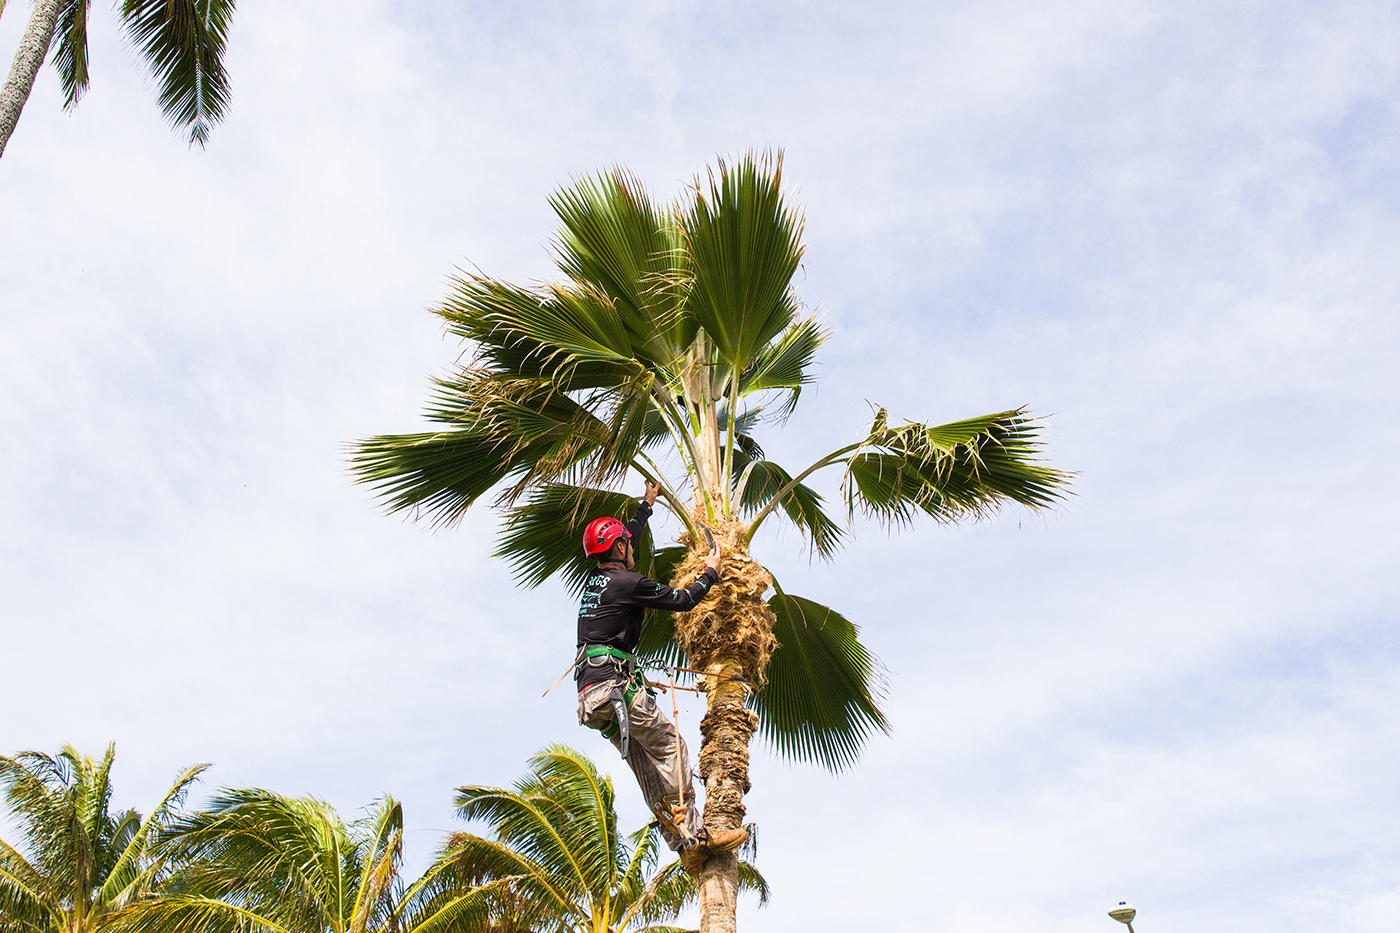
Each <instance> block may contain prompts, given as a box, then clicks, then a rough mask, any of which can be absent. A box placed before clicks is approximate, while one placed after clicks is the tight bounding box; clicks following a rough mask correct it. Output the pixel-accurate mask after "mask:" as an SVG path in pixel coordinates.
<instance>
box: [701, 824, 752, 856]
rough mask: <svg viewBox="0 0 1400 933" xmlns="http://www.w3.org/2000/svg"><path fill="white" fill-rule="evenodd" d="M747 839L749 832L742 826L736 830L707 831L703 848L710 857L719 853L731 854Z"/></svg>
mask: <svg viewBox="0 0 1400 933" xmlns="http://www.w3.org/2000/svg"><path fill="white" fill-rule="evenodd" d="M748 838H749V831H748V830H747V829H744V828H743V827H742V826H741V827H739V828H738V829H709V830H706V831H705V848H706V849H708V850H709V851H710V854H711V855H714V854H716V853H719V852H733V851H734V850H735V849H737V848H739V847H740V846H741V845H743V844H744V843H745V842H746V841H748Z"/></svg>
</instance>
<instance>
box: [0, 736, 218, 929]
mask: <svg viewBox="0 0 1400 933" xmlns="http://www.w3.org/2000/svg"><path fill="white" fill-rule="evenodd" d="M115 755H116V749H115V748H114V747H113V746H111V745H109V746H107V752H106V754H104V755H103V757H102V759H101V760H100V761H97V760H94V759H92V758H91V757H88V756H84V755H80V754H78V753H77V752H76V751H74V750H73V748H72V747H70V746H64V748H63V749H62V750H61V751H60V752H59V754H58V757H56V758H55V757H50V756H49V755H45V754H43V753H41V752H32V751H31V752H21V753H20V754H18V755H16V756H15V757H13V758H9V757H5V756H0V785H3V786H4V788H5V800H6V802H7V803H8V804H9V810H10V814H11V817H12V819H13V821H14V825H15V826H16V827H18V829H19V831H20V833H22V835H23V837H24V842H23V844H22V845H21V846H19V847H17V846H13V845H10V844H9V843H7V842H5V841H3V840H0V933H89V931H96V930H99V929H105V928H107V927H108V926H109V925H110V924H111V923H112V922H113V921H114V920H115V919H116V918H118V917H120V916H121V915H122V914H123V913H124V912H126V911H128V910H131V909H132V908H133V907H134V906H136V905H140V904H141V903H143V902H145V901H146V900H148V899H149V898H150V897H152V896H153V892H155V890H156V889H157V888H158V887H159V885H160V883H161V881H162V880H163V879H164V877H165V875H166V864H165V863H164V862H163V861H162V860H161V859H159V858H155V857H153V854H152V842H153V838H152V837H153V835H155V834H156V833H159V832H161V831H163V830H164V829H165V828H166V827H167V826H169V825H170V824H171V823H172V822H173V821H174V819H175V818H176V813H175V810H176V808H177V807H178V806H179V805H180V802H181V801H182V800H183V799H184V796H185V794H186V792H187V791H188V790H189V788H190V785H191V784H193V783H194V782H195V780H196V779H197V778H198V777H199V774H200V772H202V771H203V770H204V769H205V767H207V766H206V765H195V766H194V767H191V768H187V769H185V770H184V771H183V772H182V773H181V774H180V776H179V777H178V778H176V779H175V783H174V784H172V785H171V787H170V789H169V790H168V791H166V793H165V796H164V797H162V798H161V800H160V802H159V803H158V804H156V806H155V808H154V809H152V810H151V812H150V815H149V816H147V817H145V818H144V819H143V818H142V817H141V814H139V813H137V812H136V811H135V810H122V811H118V812H113V811H112V810H111V809H110V802H111V797H112V782H111V774H112V762H113V759H114V758H115Z"/></svg>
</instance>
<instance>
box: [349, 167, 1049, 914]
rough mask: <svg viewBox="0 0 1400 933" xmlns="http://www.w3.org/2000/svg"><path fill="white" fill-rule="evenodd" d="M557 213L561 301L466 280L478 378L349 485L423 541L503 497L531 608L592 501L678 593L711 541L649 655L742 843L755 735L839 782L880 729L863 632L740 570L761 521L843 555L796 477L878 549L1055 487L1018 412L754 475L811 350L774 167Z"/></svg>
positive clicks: (440, 403) (718, 886) (827, 520)
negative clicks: (652, 503)
mask: <svg viewBox="0 0 1400 933" xmlns="http://www.w3.org/2000/svg"><path fill="white" fill-rule="evenodd" d="M551 203H552V205H553V207H554V209H555V212H556V213H557V215H558V217H559V220H560V229H559V235H558V240H557V243H556V256H557V258H556V262H557V265H558V267H559V269H560V271H561V272H562V273H563V279H562V280H560V281H557V282H553V283H549V284H547V285H543V286H540V287H533V288H527V287H522V286H517V285H512V284H508V283H505V282H501V281H498V280H495V279H491V278H488V277H485V276H483V275H459V276H457V277H456V278H455V279H454V280H453V281H452V286H451V290H450V292H449V294H448V296H447V298H446V300H444V301H443V302H442V304H441V305H440V306H439V307H438V308H437V309H436V310H437V313H438V314H439V315H440V316H441V317H442V319H443V320H444V321H445V322H446V325H447V328H448V329H449V331H451V332H452V333H454V334H456V335H458V336H460V337H462V338H464V339H466V340H468V341H470V342H471V343H472V344H474V345H475V356H474V358H473V359H472V360H471V361H470V362H469V363H467V364H466V365H463V366H461V367H460V368H459V369H457V370H456V371H454V372H451V373H449V374H448V375H446V376H444V377H441V378H439V379H438V380H437V382H436V392H435V394H434V397H433V399H432V402H431V404H430V406H429V409H428V411H427V416H428V418H429V419H430V420H431V421H433V422H435V423H436V426H435V429H434V430H431V431H428V432H422V433H411V434H391V435H383V436H378V437H372V438H368V439H366V440H362V441H360V442H358V443H357V444H355V445H354V447H353V449H352V454H351V457H352V470H353V472H354V474H355V476H356V478H357V479H358V480H359V481H361V482H364V483H368V484H370V485H371V486H373V487H375V488H376V489H377V491H378V493H379V495H380V496H381V498H382V501H383V502H384V503H385V504H386V506H387V507H388V508H390V509H391V510H407V511H409V512H410V513H411V514H413V515H414V516H421V517H427V518H429V519H431V520H432V521H433V522H434V523H436V524H450V523H453V522H456V521H458V520H459V519H461V518H462V516H463V515H464V514H465V513H466V512H467V510H468V509H469V507H470V506H472V505H473V504H475V503H477V502H478V501H481V500H482V499H483V498H485V497H487V496H488V495H491V494H492V493H493V492H494V493H495V496H494V501H495V503H496V504H497V505H498V506H499V507H501V508H502V509H503V510H504V512H505V516H504V529H503V534H502V538H501V542H500V547H499V550H498V553H499V554H500V555H501V556H503V557H504V558H505V559H507V560H508V561H510V562H511V563H512V564H513V565H514V567H515V569H516V571H517V577H518V580H519V581H520V582H521V583H522V584H523V585H527V586H533V585H537V584H539V583H540V582H542V581H543V580H545V579H547V578H549V577H550V576H552V575H554V574H555V573H562V575H563V576H564V578H565V579H566V580H567V581H568V582H569V583H570V585H571V586H573V587H574V588H577V587H578V586H580V585H581V583H582V580H583V578H584V577H585V575H586V573H587V572H588V569H589V568H588V566H587V565H586V564H585V561H584V558H583V555H582V553H581V552H580V549H579V547H578V539H579V535H578V533H577V529H579V528H580V527H581V525H582V522H583V521H584V520H586V519H587V518H588V517H591V516H592V515H596V514H604V513H607V514H613V515H617V516H619V517H626V514H627V510H628V509H629V507H630V500H629V499H628V498H627V497H626V496H625V495H623V494H620V493H610V492H607V491H605V489H606V488H607V487H609V486H615V485H616V484H617V483H619V482H620V481H622V480H623V479H624V477H625V476H626V475H627V474H628V473H629V471H636V472H637V473H639V474H641V475H642V476H643V477H645V478H646V479H647V480H649V481H655V482H658V483H660V485H661V496H662V499H663V500H664V502H665V503H666V504H667V505H668V506H669V508H670V510H671V511H672V512H673V513H674V514H675V515H676V517H677V518H678V519H679V520H680V522H681V523H682V524H683V525H684V526H685V527H684V531H683V532H682V533H681V535H680V543H679V546H676V547H670V548H665V549H662V550H660V551H659V552H657V553H656V554H655V556H654V558H651V559H650V560H646V559H645V557H646V555H647V553H648V552H649V551H650V550H651V549H650V542H649V541H647V542H640V545H641V546H640V547H639V548H638V551H639V553H640V554H641V555H643V558H644V560H643V561H642V566H641V567H640V568H639V569H641V570H643V571H644V572H649V574H650V575H651V576H652V577H654V578H658V579H666V578H668V577H669V578H670V579H672V580H673V581H677V582H685V581H688V580H689V579H693V577H694V576H695V575H696V573H697V572H698V571H699V569H700V565H701V563H702V561H703V558H704V555H705V552H706V550H707V545H706V543H705V539H704V537H703V535H704V533H705V531H706V530H707V529H708V530H713V532H714V536H715V537H716V538H717V539H718V542H719V544H720V546H721V547H722V550H723V552H724V556H725V561H726V563H725V570H724V578H723V579H722V580H721V582H720V583H719V584H717V585H716V586H715V587H714V589H713V590H712V591H711V594H710V596H709V597H708V598H707V600H706V601H705V602H704V603H702V605H701V606H700V607H699V608H697V609H695V610H693V611H691V612H689V613H686V614H685V615H684V616H683V617H680V618H679V619H675V617H670V616H666V615H657V616H656V617H655V618H653V619H651V620H649V621H648V622H647V624H646V625H645V626H644V627H643V641H642V645H641V653H642V654H643V655H644V656H647V657H649V658H653V659H658V660H662V661H667V662H675V661H677V660H679V659H681V658H684V659H686V660H687V661H688V665H687V666H689V667H691V668H694V669H699V670H703V671H705V672H707V674H706V676H704V677H702V678H700V681H701V684H700V685H701V686H702V688H704V689H705V690H706V702H707V713H706V715H705V717H704V720H703V721H702V723H701V726H700V731H701V736H702V745H701V750H700V755H699V765H700V773H701V776H702V778H703V779H704V781H705V788H706V794H705V798H706V799H705V822H706V824H707V825H709V826H711V827H712V828H719V829H728V828H733V827H735V826H738V825H740V823H741V822H742V819H743V816H744V805H743V795H744V793H745V792H746V791H747V790H748V788H749V777H748V755H749V752H748V745H749V741H750V738H751V736H752V734H753V733H754V731H755V730H756V729H757V730H759V731H760V733H761V734H762V735H763V736H764V737H766V738H767V739H768V740H769V741H771V743H772V744H773V745H774V746H775V747H776V748H777V750H778V751H779V752H780V753H781V754H784V755H786V756H789V757H792V758H795V759H799V760H808V761H816V762H819V763H821V764H823V765H825V766H827V767H829V768H831V769H833V770H837V769H840V768H842V767H845V766H847V765H850V764H851V763H852V762H853V761H854V760H855V759H856V757H857V756H858V754H859V751H860V748H861V747H862V745H863V743H864V741H865V740H866V738H867V737H868V736H869V734H870V733H871V732H872V731H873V730H877V729H878V730H884V731H888V724H887V722H886V718H885V715H884V713H883V712H882V711H881V709H880V705H879V701H880V698H881V690H882V684H883V675H882V669H881V667H880V666H879V664H878V662H877V661H876V660H875V659H874V658H873V657H872V656H871V655H870V653H869V652H868V651H867V650H866V649H865V648H864V647H863V646H862V645H861V643H860V641H859V639H858V638H857V629H856V627H855V626H854V625H853V624H852V623H851V622H849V621H848V620H847V619H846V618H844V617H843V616H842V615H840V614H839V613H837V612H836V611H835V610H833V609H830V608H828V607H826V606H823V605H821V604H819V603H817V602H815V601H813V600H810V599H807V598H805V597H802V596H799V595H796V594H795V593H793V592H791V591H789V590H788V589H786V588H785V587H783V586H781V585H780V584H779V583H778V581H776V580H774V579H773V577H772V575H771V574H769V573H768V572H767V570H765V568H764V567H763V566H762V565H761V564H760V563H759V562H758V561H756V560H755V559H754V557H753V556H752V554H751V552H750V551H751V547H752V545H753V544H754V542H755V541H756V540H757V535H758V533H759V531H760V530H762V529H765V528H768V527H769V522H770V520H773V519H777V520H781V521H786V522H787V523H788V524H789V525H791V526H792V527H793V528H795V529H796V530H797V532H798V533H799V534H800V535H801V537H802V539H803V540H804V542H805V543H806V544H807V545H808V546H809V547H810V548H811V550H812V552H813V553H814V554H815V555H816V556H818V557H820V558H823V559H829V558H832V557H833V556H834V555H835V554H836V553H837V551H838V549H839V548H840V546H841V544H842V540H843V537H844V535H845V529H844V528H843V525H842V523H841V522H839V521H838V520H837V518H838V517H839V513H837V515H833V514H832V513H831V512H830V511H829V509H828V506H827V503H826V500H825V499H824V498H823V497H822V495H821V494H820V493H818V491H817V490H816V489H814V488H813V487H811V486H809V485H808V479H809V478H810V477H813V476H814V474H817V473H818V472H820V471H834V472H836V473H838V474H839V477H840V479H839V484H838V486H839V496H840V505H841V506H842V507H843V508H841V510H840V511H841V512H844V513H845V516H844V517H845V518H846V520H847V522H849V521H850V520H851V519H852V518H854V516H855V515H856V514H857V513H860V514H861V515H863V516H866V517H868V518H870V519H873V520H874V521H876V522H878V523H879V524H881V525H884V526H886V527H887V528H888V527H894V526H902V525H904V524H906V523H908V522H910V521H912V520H913V519H914V518H915V517H917V516H919V515H926V516H928V517H930V518H932V519H933V520H935V521H940V522H952V521H957V520H960V519H966V518H979V517H982V516H985V515H988V514H991V513H993V512H995V511H997V510H998V509H999V508H1000V507H1002V506H1003V505H1006V504H1009V503H1019V504H1020V505H1023V506H1026V507H1029V508H1031V509H1042V508H1046V507H1048V506H1050V505H1052V504H1053V503H1054V502H1055V501H1056V500H1057V499H1059V498H1060V497H1061V496H1063V495H1064V489H1065V485H1066V482H1067V475H1066V474H1065V473H1063V472H1061V471H1058V470H1055V469H1051V468H1049V467H1047V466H1044V465H1042V464H1040V463H1039V462H1038V459H1037V458H1038V455H1039V451H1040V444H1039V440H1038V434H1039V424H1038V422H1037V421H1036V420H1035V419H1034V418H1032V417H1031V416H1029V415H1028V414H1027V413H1026V411H1025V410H1024V409H1020V408H1018V409H1014V410H1008V411H1001V412H995V413H992V414H988V415H983V416H980V417H975V418H969V419H966V420H962V421H955V422H952V423H949V424H942V425H936V426H930V425H927V424H923V423H917V422H896V420H894V419H892V418H891V417H890V415H889V414H888V413H887V412H886V410H885V409H883V408H880V409H877V410H876V411H875V412H874V415H873V418H872V419H871V421H870V423H869V424H868V425H867V426H866V427H865V428H864V429H863V430H860V431H858V432H854V433H853V436H852V437H851V438H850V440H848V441H846V442H844V443H840V444H838V445H836V446H835V447H834V449H832V450H831V451H830V452H828V453H825V454H823V455H822V456H820V457H818V458H817V459H816V460H815V461H814V462H812V463H811V464H810V465H808V466H805V467H803V468H802V469H799V470H796V471H792V470H789V469H786V468H784V467H783V466H781V465H780V464H778V463H777V462H775V461H773V460H771V459H769V458H768V457H767V456H766V454H765V453H764V450H763V448H762V446H761V445H760V443H759V437H758V434H759V431H760V429H771V428H777V427H780V426H782V425H783V424H785V423H787V422H788V420H789V419H790V418H791V417H792V416H793V415H794V410H795V408H796V406H797V404H798V401H799V399H800V397H801V394H802V390H803V388H804V387H806V386H807V385H808V384H810V383H811V381H812V372H811V370H812V363H813V360H814V358H815V355H816V353H817V350H818V349H819V348H820V346H821V345H822V342H823V341H824V339H825V337H826V331H825V329H824V328H823V326H822V324H821V323H820V321H819V320H818V319H817V318H816V317H815V316H813V315H812V314H808V313H805V312H804V310H803V307H802V304H801V302H800V301H799V300H798V297H797V294H796V292H795V290H794V287H793V283H792V279H793V276H794V274H795V273H796V271H797V269H798V265H799V263H800V262H801V258H802V252H803V246H802V228H803V222H802V217H801V214H800V213H799V212H798V211H797V210H796V209H794V208H793V207H791V206H790V205H789V204H788V203H787V201H786V199H785V198H784V195H783V189H782V161H781V156H773V157H767V156H756V155H753V154H750V155H747V156H745V157H743V158H741V159H740V160H739V161H738V162H737V163H736V164H732V165H730V164H726V163H724V162H720V163H719V164H718V166H717V167H716V168H715V169H714V170H712V171H711V172H710V173H709V176H708V178H706V179H697V180H696V182H695V184H694V186H693V187H692V188H691V189H690V190H689V192H688V193H687V195H686V196H685V197H684V198H683V199H682V200H681V201H680V202H679V203H677V204H675V205H673V206H671V207H669V208H660V207H657V206H656V205H655V204H654V203H653V202H652V200H651V199H650V197H649V196H648V195H647V193H646V192H645V190H644V189H643V188H642V186H641V184H640V183H639V182H638V181H637V180H636V179H635V178H634V177H632V176H631V175H629V174H628V173H627V172H625V171H623V170H621V169H615V170H612V171H609V172H606V173H604V174H602V175H600V176H598V177H596V178H591V179H585V180H582V181H579V182H578V183H576V184H574V185H573V186H572V187H569V188H567V189H564V190H561V191H559V192H558V193H556V194H555V195H554V197H553V198H552V201H551ZM824 433H825V432H824ZM702 526H703V527H702ZM770 593H771V595H770ZM703 878H704V884H705V889H706V895H705V905H704V907H703V908H702V910H703V912H702V929H704V930H707V931H709V930H715V931H718V930H727V929H732V927H733V896H734V890H735V888H734V886H735V882H736V875H735V866H734V861H733V859H730V858H726V857H724V856H716V857H714V858H711V859H710V860H709V862H708V864H707V866H706V868H705V872H704V876H703Z"/></svg>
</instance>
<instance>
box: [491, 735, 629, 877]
mask: <svg viewBox="0 0 1400 933" xmlns="http://www.w3.org/2000/svg"><path fill="white" fill-rule="evenodd" d="M517 791H518V792H519V793H520V794H521V795H523V796H525V797H526V798H528V799H531V800H538V801H549V802H550V803H552V804H554V805H555V806H556V807H557V808H558V813H559V818H556V820H555V825H556V826H557V827H558V828H559V832H560V835H561V837H562V838H563V839H564V842H565V844H566V845H567V846H568V848H569V851H570V852H571V853H573V854H574V857H575V859H576V860H577V862H578V864H579V866H580V870H581V873H582V875H583V879H584V883H585V884H586V886H587V887H588V889H589V890H591V891H605V890H608V889H610V888H615V887H616V882H617V880H618V878H619V877H620V875H621V873H622V871H623V865H624V864H625V863H626V861H627V852H626V846H625V845H624V844H623V841H622V839H621V838H620V837H619V836H618V830H617V810H616V809H615V806H616V804H615V801H616V796H615V793H614V791H613V785H612V780H611V779H610V778H608V777H607V776H606V775H604V774H603V773H602V772H600V771H599V770H598V769H597V767H596V766H594V764H593V762H591V761H589V760H588V759H587V758H585V757H584V756H583V755H582V754H580V753H579V752H577V751H575V750H574V749H572V748H569V747H568V746H567V745H550V746H548V747H547V748H545V749H543V750H541V751H540V752H539V753H537V754H536V755H534V757H532V758H531V759H530V773H529V774H528V775H526V777H525V778H523V779H522V780H521V781H520V782H519V783H518V784H517Z"/></svg>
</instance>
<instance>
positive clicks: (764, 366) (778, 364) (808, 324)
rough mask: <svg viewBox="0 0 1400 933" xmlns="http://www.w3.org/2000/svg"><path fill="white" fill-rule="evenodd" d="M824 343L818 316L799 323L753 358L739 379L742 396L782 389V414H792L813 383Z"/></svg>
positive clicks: (823, 334)
mask: <svg viewBox="0 0 1400 933" xmlns="http://www.w3.org/2000/svg"><path fill="white" fill-rule="evenodd" d="M825 342H826V330H825V329H824V328H823V327H822V326H821V324H820V323H819V322H818V321H817V319H816V318H815V317H808V318H804V319H803V320H800V321H797V322H796V323H794V324H793V325H792V326H791V327H789V328H788V329H787V330H785V331H783V332H782V333H781V334H779V335H778V338H777V339H776V340H774V341H773V342H772V343H770V344H769V345H768V346H766V347H764V348H763V349H762V350H761V351H759V353H758V354H757V355H756V356H755V357H754V359H753V361H752V362H751V363H750V364H749V366H748V367H747V368H746V369H745V370H744V372H743V375H742V376H741V377H740V380H739V394H740V395H750V394H752V393H754V392H767V391H773V390H783V391H785V392H786V393H787V398H786V401H785V403H784V406H783V410H782V412H781V414H784V415H786V414H790V413H791V412H792V409H793V408H794V407H795V406H796V405H797V398H798V396H799V395H800V394H801V392H802V387H803V386H805V385H807V384H808V383H810V382H812V381H813V380H812V375H811V372H810V369H811V365H812V359H813V358H814V357H815V356H816V353H817V349H818V348H819V347H821V345H822V344H823V343H825Z"/></svg>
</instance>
